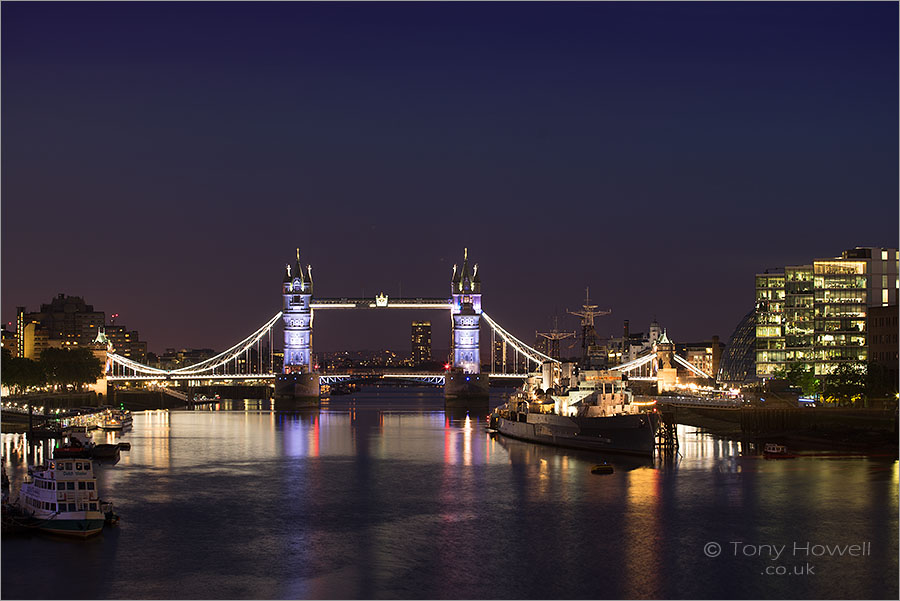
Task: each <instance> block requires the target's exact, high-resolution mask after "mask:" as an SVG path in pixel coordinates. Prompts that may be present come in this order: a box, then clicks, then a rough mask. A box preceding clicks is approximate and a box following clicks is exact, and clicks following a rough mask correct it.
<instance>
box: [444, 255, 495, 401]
mask: <svg viewBox="0 0 900 601" xmlns="http://www.w3.org/2000/svg"><path fill="white" fill-rule="evenodd" d="M450 295H451V301H450V302H451V305H450V314H451V319H452V320H453V322H452V325H451V328H452V329H451V332H450V340H451V344H452V345H453V364H452V369H451V371H450V373H448V374H447V377H446V379H445V384H444V395H445V397H446V399H447V401H448V402H450V401H472V400H487V397H488V382H489V380H488V377H489V376H488V374H482V373H481V347H480V343H481V341H480V327H481V278H480V277H479V275H478V265H475V266H474V268H473V269H472V272H471V273H469V250H468V249H466V250H465V254H464V256H463V264H462V269H459V270H457V268H456V265H454V266H453V277H452V278H451V279H450Z"/></svg>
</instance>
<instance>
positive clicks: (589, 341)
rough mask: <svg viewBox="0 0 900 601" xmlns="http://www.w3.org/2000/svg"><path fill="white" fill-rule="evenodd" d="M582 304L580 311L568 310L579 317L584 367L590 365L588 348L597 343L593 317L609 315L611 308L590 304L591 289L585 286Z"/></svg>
mask: <svg viewBox="0 0 900 601" xmlns="http://www.w3.org/2000/svg"><path fill="white" fill-rule="evenodd" d="M584 294H585V298H584V304H583V305H581V311H568V313H570V314H571V315H577V316H578V317H580V318H581V361H582V365H583V366H584V367H590V356H589V355H590V350H591V347H592V346H596V345H597V331H596V330H594V318H595V317H599V316H601V315H609V314H610V313H612V311H611V310H606V311H597V308H598V307H599V306H600V305H592V304H591V289H590V287H588V288H585V292H584Z"/></svg>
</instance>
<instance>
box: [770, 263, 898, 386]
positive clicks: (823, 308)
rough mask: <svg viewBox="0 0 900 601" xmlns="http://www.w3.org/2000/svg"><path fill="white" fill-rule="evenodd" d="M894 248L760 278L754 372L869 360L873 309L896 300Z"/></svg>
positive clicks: (819, 369) (821, 371)
mask: <svg viewBox="0 0 900 601" xmlns="http://www.w3.org/2000/svg"><path fill="white" fill-rule="evenodd" d="M898 259H900V256H898V251H897V249H896V248H873V247H857V248H854V249H851V250H845V251H844V252H843V253H841V256H840V257H835V258H827V259H815V260H814V261H813V262H812V263H811V264H809V265H796V266H787V267H785V268H784V269H783V270H776V271H775V272H774V273H773V272H766V273H762V274H757V276H756V374H757V376H760V377H770V376H771V375H772V374H773V373H774V372H775V370H776V369H778V368H779V367H782V366H787V365H790V364H792V363H801V364H804V365H808V366H811V367H812V368H813V369H814V371H815V373H816V375H820V376H821V375H827V374H829V373H831V372H832V371H833V370H834V369H835V368H836V367H837V366H838V365H840V364H841V363H849V364H855V365H864V364H865V363H866V362H867V361H868V359H869V356H868V346H867V339H866V315H867V312H868V309H869V308H870V307H886V306H890V305H896V304H897V294H898V288H900V280H898Z"/></svg>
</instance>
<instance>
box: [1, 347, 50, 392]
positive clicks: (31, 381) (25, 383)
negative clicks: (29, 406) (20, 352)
mask: <svg viewBox="0 0 900 601" xmlns="http://www.w3.org/2000/svg"><path fill="white" fill-rule="evenodd" d="M2 361H3V362H2V364H0V371H2V372H3V376H2V377H3V384H4V385H5V386H7V387H8V388H9V389H10V390H11V391H13V393H18V394H21V393H24V392H25V390H26V389H27V388H30V387H32V386H43V385H44V384H46V383H47V379H46V377H45V376H44V370H43V369H42V367H41V365H40V364H39V363H38V362H37V361H32V360H31V359H25V358H24V357H13V356H12V353H10V352H9V349H7V348H4V349H3V359H2Z"/></svg>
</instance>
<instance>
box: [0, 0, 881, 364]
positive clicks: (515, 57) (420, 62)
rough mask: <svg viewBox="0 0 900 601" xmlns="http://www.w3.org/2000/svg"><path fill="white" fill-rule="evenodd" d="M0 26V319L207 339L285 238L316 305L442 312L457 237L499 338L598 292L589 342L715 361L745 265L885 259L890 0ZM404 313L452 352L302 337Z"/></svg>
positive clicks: (266, 297) (265, 270) (235, 315)
mask: <svg viewBox="0 0 900 601" xmlns="http://www.w3.org/2000/svg"><path fill="white" fill-rule="evenodd" d="M2 12H3V17H4V18H3V23H2V33H3V41H2V49H3V51H4V52H3V58H2V64H3V83H4V84H5V86H4V92H5V94H4V97H5V103H4V114H3V116H4V117H5V118H6V119H5V125H6V127H5V128H4V134H3V149H4V153H3V159H2V160H3V171H4V184H5V185H4V188H3V191H4V193H5V194H4V202H3V204H2V211H3V220H2V239H3V242H2V251H3V252H2V255H3V257H2V272H3V276H2V288H3V303H2V308H0V309H2V318H3V321H4V323H6V322H10V321H13V322H14V319H15V307H16V306H19V305H25V306H27V307H29V309H32V310H34V309H36V308H37V307H38V306H39V305H40V304H41V303H46V302H48V301H49V299H51V298H53V297H54V296H55V295H56V294H58V293H60V292H64V293H66V294H71V295H76V296H82V297H84V298H85V300H86V301H87V302H90V303H92V304H94V305H95V306H97V307H99V308H101V309H102V310H104V311H106V312H107V314H110V313H113V312H116V313H119V314H120V315H121V318H120V319H121V321H122V323H127V324H128V326H129V328H133V329H135V330H138V331H139V332H140V333H141V337H142V339H145V340H147V341H148V343H149V345H150V349H151V350H154V351H159V350H162V349H164V348H180V347H190V348H207V347H208V348H225V347H227V346H230V345H231V344H233V343H234V342H235V341H237V340H238V339H240V338H241V337H243V336H244V335H246V334H247V333H249V332H251V331H252V330H253V329H255V328H256V327H258V326H259V324H261V323H263V322H264V321H265V320H266V319H268V318H269V317H271V316H272V315H273V314H274V313H275V312H276V311H277V310H278V308H279V300H280V299H279V292H278V288H279V281H280V273H281V270H282V268H283V265H284V264H285V263H286V262H288V261H289V260H290V259H291V257H292V256H293V253H294V248H296V247H297V246H299V247H300V251H301V254H302V261H303V263H304V264H307V263H308V264H311V265H312V266H313V270H314V273H315V277H316V286H317V289H316V292H317V294H318V295H320V296H323V297H341V296H372V297H374V296H375V295H376V294H378V293H381V292H383V293H386V294H388V295H390V296H392V297H394V296H400V295H401V294H402V296H404V297H416V296H427V297H433V296H443V295H449V282H450V277H451V270H452V266H453V264H454V263H460V262H461V261H462V252H463V248H465V247H468V249H469V255H470V257H471V258H472V260H473V261H474V262H477V263H479V265H480V274H482V278H483V282H484V305H485V310H486V311H488V312H490V313H491V314H492V315H494V316H495V317H497V318H498V319H499V320H501V321H502V322H503V323H504V324H505V326H506V327H508V328H509V329H510V330H511V331H512V332H514V333H516V334H517V335H520V336H522V337H523V338H527V337H530V335H531V334H532V333H533V331H535V330H540V331H546V330H547V329H549V328H550V327H552V318H553V316H554V315H555V314H558V315H559V316H560V318H561V326H562V325H563V324H564V323H565V324H567V325H566V327H567V328H571V326H573V325H574V324H577V318H574V317H566V310H567V309H569V310H577V309H578V308H579V307H580V305H581V302H582V300H583V298H584V289H585V288H586V287H590V289H591V296H592V299H593V302H594V303H595V304H598V305H600V307H601V308H604V309H611V310H612V313H611V314H610V315H608V316H605V317H601V318H599V319H598V320H597V331H598V335H599V336H601V337H605V336H609V335H615V334H617V333H618V332H619V331H620V330H621V326H622V321H623V320H625V319H628V320H629V321H630V322H631V324H633V327H634V329H636V330H641V329H644V328H645V327H646V326H645V325H644V324H645V323H649V322H650V320H651V319H653V318H654V317H655V318H657V319H658V320H659V322H660V323H662V324H664V325H665V326H666V327H667V328H668V329H669V331H670V333H671V334H672V336H674V337H675V339H676V340H677V341H688V340H704V339H708V338H709V337H710V336H711V335H718V336H720V338H721V339H723V340H727V339H728V336H729V335H730V334H731V332H732V330H733V328H734V327H735V326H736V325H737V323H738V322H739V321H740V319H741V317H742V316H743V315H745V314H746V313H747V311H749V310H750V309H751V308H752V303H753V294H754V276H755V274H756V273H760V272H762V271H764V270H765V269H766V268H769V267H775V266H783V265H792V264H799V263H802V262H805V261H807V260H808V259H809V257H823V258H824V257H831V256H837V255H839V254H840V252H841V251H843V250H845V249H848V248H853V247H855V246H884V247H896V246H897V243H896V227H895V224H896V223H897V213H898V208H897V203H896V188H897V184H896V182H897V162H898V154H897V145H896V130H897V114H896V106H897V68H896V67H897V58H896V46H897V31H896V27H895V26H894V25H893V24H894V23H895V22H896V16H897V7H896V6H895V5H890V4H878V3H875V4H862V5H837V4H811V5H802V6H801V5H787V6H785V5H777V4H750V3H746V4H740V5H736V6H734V5H730V6H727V7H726V6H725V5H719V4H710V3H702V4H676V5H668V6H660V5H649V4H641V3H634V4H627V5H623V4H609V3H598V4H570V5H552V6H551V5H545V4H528V5H521V4H517V5H506V6H503V5H493V4H469V3H466V4H458V5H457V4H433V5H404V6H402V7H401V6H397V5H384V4H373V5H366V6H362V5H352V6H351V5H344V4H323V5H308V4H290V3H285V4H273V5H265V6H264V7H262V8H260V7H254V8H250V7H249V6H247V5H243V4H215V5H213V4H207V5H202V4H200V5H198V4H187V5H185V4H180V3H179V4H170V3H152V4H140V5H125V4H113V3H105V4H101V5H88V4H73V5H60V4H53V3H34V4H10V3H5V4H4V5H3V7H2ZM163 39H164V40H166V43H165V44H160V43H159V40H163ZM36 207H38V208H40V211H39V212H36V211H35V208H36ZM420 319H421V320H432V321H434V345H435V347H436V348H443V347H445V346H448V345H446V344H444V343H443V342H442V340H444V339H447V338H448V337H449V323H448V324H447V326H446V327H441V325H440V318H438V317H437V316H436V315H435V314H434V313H433V312H427V311H423V312H419V311H408V312H407V311H404V312H399V313H391V314H387V315H381V314H378V315H376V314H374V312H342V313H341V314H340V316H339V317H336V316H328V315H324V314H322V315H320V316H319V319H318V320H317V327H316V334H315V336H316V341H315V348H316V349H322V350H336V349H363V348H398V349H402V348H404V347H405V346H406V345H408V328H409V323H410V322H411V321H416V320H420ZM566 320H568V321H566Z"/></svg>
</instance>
